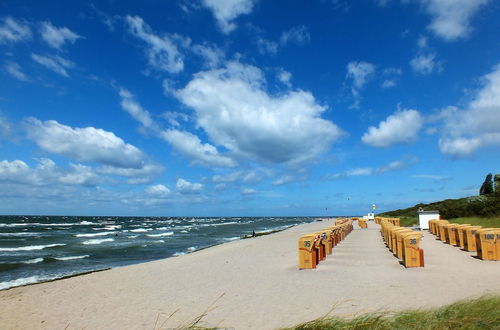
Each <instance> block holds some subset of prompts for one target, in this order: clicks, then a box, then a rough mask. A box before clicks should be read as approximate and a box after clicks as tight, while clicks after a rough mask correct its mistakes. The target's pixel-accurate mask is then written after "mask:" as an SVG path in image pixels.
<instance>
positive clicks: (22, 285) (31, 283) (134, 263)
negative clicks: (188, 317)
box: [0, 216, 319, 291]
mask: <svg viewBox="0 0 500 330" xmlns="http://www.w3.org/2000/svg"><path fill="white" fill-rule="evenodd" d="M41 217H48V216H41ZM61 218H68V217H67V216H61ZM78 218H79V219H82V218H85V217H78ZM87 218H89V217H87ZM123 218H124V219H126V218H127V217H123ZM143 218H144V219H150V218H151V217H143ZM269 218H273V217H269ZM292 218H293V217H292ZM318 219H319V218H318ZM314 221H317V219H314V220H313V221H312V222H314ZM101 223H105V224H108V222H102V221H101ZM113 224H114V223H113ZM294 226H296V224H294V225H290V226H286V227H285V228H279V229H271V230H265V231H258V232H256V233H255V234H256V236H257V237H259V236H266V235H271V234H275V233H278V232H281V231H283V230H287V229H290V228H292V227H294ZM249 238H254V237H253V236H252V235H251V234H250V235H243V236H240V237H239V238H238V239H236V240H241V239H249ZM232 241H234V240H229V241H220V242H216V243H213V244H210V245H207V246H203V247H200V248H197V249H195V250H192V251H186V252H183V253H176V254H173V255H171V256H168V257H165V258H159V259H155V260H145V261H137V262H133V263H128V264H124V265H118V266H113V267H101V268H96V269H92V270H85V271H81V272H74V273H70V274H68V275H62V276H57V277H54V278H43V277H42V279H41V280H33V282H28V283H25V284H20V285H16V284H14V285H12V286H9V287H6V288H0V291H4V290H10V289H13V288H17V287H24V286H31V285H36V284H40V283H47V282H53V281H58V280H64V279H68V278H72V277H77V276H82V275H87V274H90V273H94V272H102V271H105V270H110V269H115V268H121V267H128V266H132V265H137V264H143V263H148V262H153V261H158V260H163V259H169V258H175V257H180V256H182V255H186V254H191V253H196V252H198V251H202V250H205V249H209V248H212V247H215V246H218V245H221V244H227V243H230V242H232ZM32 277H35V276H30V277H26V278H17V279H14V280H12V281H10V282H16V281H19V282H20V283H22V280H28V279H31V278H32ZM8 282H9V281H7V282H2V284H3V283H8Z"/></svg>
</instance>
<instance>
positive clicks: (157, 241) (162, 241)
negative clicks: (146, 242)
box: [153, 239, 165, 243]
mask: <svg viewBox="0 0 500 330" xmlns="http://www.w3.org/2000/svg"><path fill="white" fill-rule="evenodd" d="M153 243H165V241H164V240H162V239H159V240H156V241H153Z"/></svg>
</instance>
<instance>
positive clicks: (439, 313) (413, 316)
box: [287, 296, 500, 330]
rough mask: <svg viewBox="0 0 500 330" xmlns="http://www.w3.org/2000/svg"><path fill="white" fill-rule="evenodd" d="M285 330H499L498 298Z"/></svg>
mask: <svg viewBox="0 0 500 330" xmlns="http://www.w3.org/2000/svg"><path fill="white" fill-rule="evenodd" d="M287 329H288V330H292V329H293V330H320V329H321V330H323V329H326V330H337V329H342V330H362V329H363V330H364V329H366V330H368V329H370V330H371V329H376V330H393V329H394V330H401V329H428V330H444V329H453V330H455V329H463V330H465V329H467V330H469V329H500V296H484V297H481V298H477V299H471V300H461V301H458V302H455V303H453V304H451V305H447V306H443V307H440V308H436V309H416V310H407V311H402V312H398V313H388V312H387V313H371V314H364V315H361V316H357V317H355V318H352V319H343V318H338V317H329V316H327V317H324V318H320V319H317V320H314V321H310V322H306V323H303V324H300V325H297V326H295V327H292V328H287Z"/></svg>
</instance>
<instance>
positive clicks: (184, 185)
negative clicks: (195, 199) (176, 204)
mask: <svg viewBox="0 0 500 330" xmlns="http://www.w3.org/2000/svg"><path fill="white" fill-rule="evenodd" d="M175 188H176V189H177V191H178V192H180V193H181V194H196V193H199V192H200V191H201V190H202V189H203V185H202V184H201V183H192V182H189V181H187V180H184V179H182V178H179V179H177V183H176V184H175Z"/></svg>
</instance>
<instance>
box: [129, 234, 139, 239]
mask: <svg viewBox="0 0 500 330" xmlns="http://www.w3.org/2000/svg"><path fill="white" fill-rule="evenodd" d="M136 237H139V235H130V236H127V238H136Z"/></svg>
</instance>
